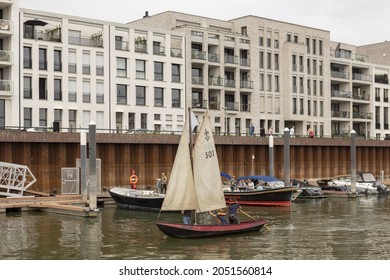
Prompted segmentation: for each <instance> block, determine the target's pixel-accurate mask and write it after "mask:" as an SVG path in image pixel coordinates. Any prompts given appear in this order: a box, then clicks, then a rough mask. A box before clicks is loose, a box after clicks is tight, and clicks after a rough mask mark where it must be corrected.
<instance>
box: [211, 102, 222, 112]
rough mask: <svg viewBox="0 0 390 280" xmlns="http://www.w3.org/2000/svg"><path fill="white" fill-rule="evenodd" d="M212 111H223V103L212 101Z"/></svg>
mask: <svg viewBox="0 0 390 280" xmlns="http://www.w3.org/2000/svg"><path fill="white" fill-rule="evenodd" d="M209 109H210V110H221V102H219V101H210V102H209Z"/></svg>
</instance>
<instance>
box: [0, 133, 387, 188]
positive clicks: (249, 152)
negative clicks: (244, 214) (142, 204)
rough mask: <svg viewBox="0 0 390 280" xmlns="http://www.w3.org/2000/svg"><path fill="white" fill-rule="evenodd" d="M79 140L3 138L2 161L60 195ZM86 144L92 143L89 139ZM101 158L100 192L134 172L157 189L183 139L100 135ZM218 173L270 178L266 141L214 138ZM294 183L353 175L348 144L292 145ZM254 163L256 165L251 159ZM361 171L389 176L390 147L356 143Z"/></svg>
mask: <svg viewBox="0 0 390 280" xmlns="http://www.w3.org/2000/svg"><path fill="white" fill-rule="evenodd" d="M79 139H80V135H79V134H77V133H56V132H42V133H38V132H22V131H20V132H19V131H18V132H13V131H1V132H0V161H3V162H9V163H16V164H23V165H27V166H28V167H29V168H30V170H31V171H32V172H33V174H34V176H35V177H36V178H37V182H36V183H35V184H34V185H33V186H32V187H31V189H32V190H36V191H41V192H47V193H49V192H52V191H53V190H54V188H55V189H56V190H57V193H58V190H60V189H61V168H62V167H75V166H76V159H78V158H79V157H80V143H79ZM87 139H88V138H87ZM96 142H97V158H100V159H101V163H102V170H101V171H102V187H106V189H108V188H109V187H112V186H128V185H129V184H130V183H129V176H130V174H131V170H133V169H134V170H135V172H136V174H137V175H138V178H139V181H138V184H139V185H140V187H141V186H146V185H150V186H151V187H154V186H155V185H156V178H160V175H161V172H165V173H166V174H167V175H168V179H169V175H170V171H171V169H172V164H173V161H174V158H175V154H176V149H177V145H178V143H179V136H177V135H130V134H100V133H98V134H97V136H96ZM215 142H216V145H217V154H218V158H219V162H220V169H221V171H223V172H227V173H229V174H231V175H235V176H236V177H238V176H243V175H248V174H251V173H252V172H253V173H255V174H264V175H267V174H268V173H269V165H268V150H269V148H268V137H264V138H261V137H231V136H229V137H223V136H217V137H216V138H215ZM283 143H284V141H283V138H274V164H275V165H274V170H275V176H276V177H279V178H283V176H284V163H283ZM290 151H291V152H290V161H291V162H290V166H291V170H290V172H291V175H290V177H291V178H300V179H304V178H306V179H313V178H324V177H331V176H336V175H340V174H348V173H350V140H349V139H320V138H315V139H308V138H292V139H290ZM252 157H254V159H252ZM356 159H357V170H363V171H371V172H373V173H374V175H376V176H379V175H380V171H381V170H383V171H384V174H385V176H386V177H388V176H389V174H390V164H389V162H390V141H383V140H382V141H381V140H360V139H358V140H357V156H356Z"/></svg>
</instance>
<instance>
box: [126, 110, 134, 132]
mask: <svg viewBox="0 0 390 280" xmlns="http://www.w3.org/2000/svg"><path fill="white" fill-rule="evenodd" d="M128 128H129V130H132V129H134V128H135V114H134V113H129V121H128Z"/></svg>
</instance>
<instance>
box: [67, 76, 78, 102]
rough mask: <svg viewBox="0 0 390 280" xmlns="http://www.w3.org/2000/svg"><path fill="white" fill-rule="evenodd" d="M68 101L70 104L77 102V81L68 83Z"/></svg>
mask: <svg viewBox="0 0 390 280" xmlns="http://www.w3.org/2000/svg"><path fill="white" fill-rule="evenodd" d="M68 101H69V102H76V101H77V90H76V80H69V81H68Z"/></svg>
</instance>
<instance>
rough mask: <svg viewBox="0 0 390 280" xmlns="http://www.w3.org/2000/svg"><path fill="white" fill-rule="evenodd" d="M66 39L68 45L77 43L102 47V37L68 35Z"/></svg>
mask: <svg viewBox="0 0 390 280" xmlns="http://www.w3.org/2000/svg"><path fill="white" fill-rule="evenodd" d="M68 41H69V44H70V45H79V46H86V47H99V48H102V47H103V39H102V38H95V39H91V37H83V36H69V37H68Z"/></svg>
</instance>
